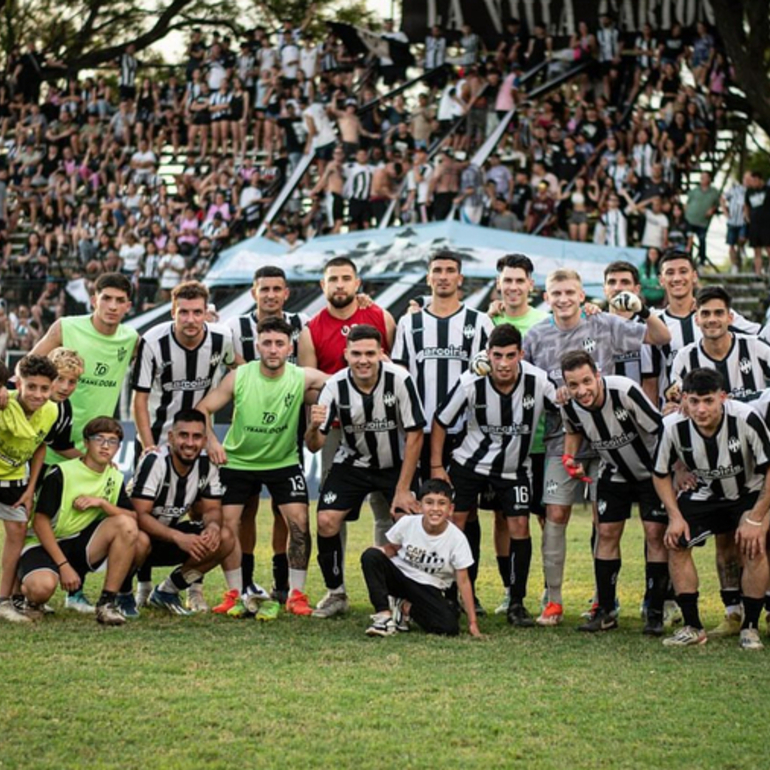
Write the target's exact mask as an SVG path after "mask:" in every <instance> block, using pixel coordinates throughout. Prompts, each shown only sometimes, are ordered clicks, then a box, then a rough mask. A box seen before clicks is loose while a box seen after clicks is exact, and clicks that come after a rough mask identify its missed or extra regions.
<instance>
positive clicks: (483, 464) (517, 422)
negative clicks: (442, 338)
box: [436, 361, 558, 479]
mask: <svg viewBox="0 0 770 770" xmlns="http://www.w3.org/2000/svg"><path fill="white" fill-rule="evenodd" d="M545 409H549V410H550V411H554V412H555V411H556V410H557V409H558V407H557V406H556V388H554V386H553V383H552V382H551V381H550V380H549V379H548V377H547V375H546V373H545V372H544V371H543V370H542V369H538V368H537V367H536V366H532V364H528V363H527V362H526V361H522V362H521V363H520V371H519V377H518V379H517V380H516V384H515V386H514V388H513V390H512V391H511V392H510V393H501V392H500V391H499V390H498V389H497V388H496V387H495V384H494V382H493V381H492V378H491V377H479V376H477V375H475V374H472V373H471V372H466V373H465V374H463V375H462V377H460V379H459V380H458V381H457V383H456V385H455V386H454V387H453V388H452V391H451V392H450V394H449V396H448V398H447V399H446V401H445V402H444V403H443V404H442V405H441V406H440V407H439V409H438V411H437V412H436V421H437V422H438V423H439V425H441V426H442V427H444V428H450V427H451V426H453V425H456V424H457V423H458V422H460V423H462V421H463V419H466V420H467V424H466V433H465V437H464V438H463V442H462V444H460V446H459V447H457V448H456V449H455V450H454V452H453V453H452V457H453V459H454V460H455V462H457V463H459V464H460V465H462V466H463V467H465V468H467V469H468V470H470V471H472V472H474V473H478V474H480V475H482V476H492V477H494V478H502V479H516V478H517V477H520V476H522V475H524V474H525V473H527V472H528V471H529V466H530V461H529V455H530V449H531V446H532V440H533V438H534V435H535V430H536V428H537V424H538V422H539V420H540V416H541V415H542V414H543V411H544V410H545Z"/></svg>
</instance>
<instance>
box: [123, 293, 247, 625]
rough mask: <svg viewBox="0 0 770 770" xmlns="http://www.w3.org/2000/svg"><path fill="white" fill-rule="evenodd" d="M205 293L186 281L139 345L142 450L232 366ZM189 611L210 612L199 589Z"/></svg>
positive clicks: (145, 594)
mask: <svg viewBox="0 0 770 770" xmlns="http://www.w3.org/2000/svg"><path fill="white" fill-rule="evenodd" d="M208 301H209V290H208V289H207V288H206V287H205V286H204V285H203V284H202V283H199V282H198V281H185V282H184V283H180V284H178V285H177V286H175V287H174V290H173V291H172V292H171V318H172V320H171V321H168V322H165V323H161V324H158V325H156V326H153V327H152V329H150V330H149V331H147V332H146V333H145V335H144V337H143V338H142V339H141V341H140V343H139V349H138V352H137V356H136V362H135V364H134V370H133V374H132V377H131V387H132V388H133V391H134V417H135V419H136V430H137V434H138V436H139V440H140V442H141V444H142V448H143V451H144V452H145V453H146V452H151V451H153V450H155V449H157V448H158V447H159V445H160V444H162V443H163V442H164V441H165V439H166V436H168V434H169V431H170V429H171V426H172V424H173V420H174V416H175V415H176V414H177V413H178V412H180V411H182V410H187V409H193V408H195V406H196V405H197V404H198V402H199V401H201V400H202V399H203V398H204V397H205V396H206V394H207V393H209V392H210V391H211V390H212V389H213V388H215V387H216V386H217V385H218V384H219V382H220V381H221V380H222V374H223V370H224V367H225V366H232V365H233V364H234V362H235V356H234V352H233V342H232V338H231V336H230V332H229V330H228V329H226V328H223V327H221V326H216V325H212V324H209V323H207V322H206V312H207V305H208ZM151 579H152V575H151V570H150V564H149V563H148V564H145V565H144V566H143V568H142V569H141V570H140V572H139V585H138V590H137V596H136V600H137V603H138V605H139V606H140V607H142V606H144V605H145V604H146V603H147V601H148V599H149V596H150V591H151V590H152V582H151ZM187 603H188V606H189V607H190V608H191V609H193V610H195V611H197V612H206V611H208V605H207V604H206V600H205V599H204V598H203V586H202V584H201V583H199V582H196V583H194V584H193V585H192V586H190V590H189V591H188V594H187Z"/></svg>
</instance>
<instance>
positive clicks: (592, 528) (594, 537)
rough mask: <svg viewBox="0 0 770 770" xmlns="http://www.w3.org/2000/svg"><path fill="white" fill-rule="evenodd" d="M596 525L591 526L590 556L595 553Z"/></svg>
mask: <svg viewBox="0 0 770 770" xmlns="http://www.w3.org/2000/svg"><path fill="white" fill-rule="evenodd" d="M596 535H597V532H596V524H592V525H591V556H593V555H594V554H595V553H596Z"/></svg>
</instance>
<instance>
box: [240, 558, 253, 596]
mask: <svg viewBox="0 0 770 770" xmlns="http://www.w3.org/2000/svg"><path fill="white" fill-rule="evenodd" d="M241 579H242V580H243V587H244V588H246V587H247V586H250V585H251V584H252V583H253V582H254V554H253V553H242V554H241Z"/></svg>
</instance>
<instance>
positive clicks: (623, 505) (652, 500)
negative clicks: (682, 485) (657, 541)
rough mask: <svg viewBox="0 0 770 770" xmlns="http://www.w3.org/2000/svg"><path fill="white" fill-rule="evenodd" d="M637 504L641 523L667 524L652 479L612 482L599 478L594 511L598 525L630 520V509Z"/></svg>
mask: <svg viewBox="0 0 770 770" xmlns="http://www.w3.org/2000/svg"><path fill="white" fill-rule="evenodd" d="M634 503H639V516H640V517H641V519H642V521H651V522H655V523H656V524H666V523H668V514H667V513H666V509H665V507H664V506H663V503H661V502H660V498H659V497H658V495H657V493H656V492H655V485H654V484H653V482H652V479H647V480H646V481H637V482H636V483H633V484H632V483H629V482H617V481H615V482H613V481H605V479H603V478H601V477H600V478H599V480H598V481H597V485H596V509H597V512H598V514H599V524H612V523H615V522H618V521H626V519H630V518H631V507H632V506H633V504H634Z"/></svg>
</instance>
